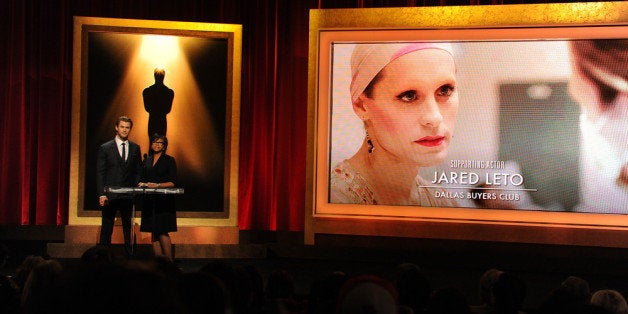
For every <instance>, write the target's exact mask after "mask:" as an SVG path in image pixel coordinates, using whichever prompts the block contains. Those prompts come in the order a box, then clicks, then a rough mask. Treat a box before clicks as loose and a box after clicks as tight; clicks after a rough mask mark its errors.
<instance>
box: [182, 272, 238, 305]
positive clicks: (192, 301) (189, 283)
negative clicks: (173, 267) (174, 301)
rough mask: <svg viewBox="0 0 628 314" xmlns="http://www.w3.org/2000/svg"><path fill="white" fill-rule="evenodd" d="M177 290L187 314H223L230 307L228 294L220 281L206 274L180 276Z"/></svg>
mask: <svg viewBox="0 0 628 314" xmlns="http://www.w3.org/2000/svg"><path fill="white" fill-rule="evenodd" d="M177 288H178V289H177V290H178V293H179V296H180V299H181V303H182V305H183V307H184V308H185V310H186V313H189V314H201V313H203V314H204V313H207V314H214V313H216V314H218V313H220V314H224V313H227V310H228V309H229V307H230V304H229V300H230V298H229V292H228V291H227V288H226V287H225V285H224V284H223V282H222V280H220V279H218V278H217V277H216V276H214V275H210V274H208V273H202V272H198V273H187V274H183V275H181V277H180V279H179V281H178V284H177Z"/></svg>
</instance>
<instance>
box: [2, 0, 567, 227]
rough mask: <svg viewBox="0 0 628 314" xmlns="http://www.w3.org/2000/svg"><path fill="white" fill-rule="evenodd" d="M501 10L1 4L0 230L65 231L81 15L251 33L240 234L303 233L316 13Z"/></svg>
mask: <svg viewBox="0 0 628 314" xmlns="http://www.w3.org/2000/svg"><path fill="white" fill-rule="evenodd" d="M503 2H504V1H503V0H498V1H495V0H492V1H491V0H484V1H480V0H467V1H462V0H460V1H447V0H396V1H393V0H388V1H386V0H370V1H369V0H335V1H333V0H327V1H324V0H299V1H294V0H257V1H255V0H253V1H251V0H215V1H207V0H131V1H114V2H112V1H110V0H89V1H84V0H3V1H0V12H2V18H1V19H0V42H1V43H2V46H3V47H2V49H0V88H1V90H2V93H0V99H1V100H0V224H22V225H63V224H66V223H67V221H68V187H69V169H70V162H69V161H70V134H71V132H74V130H71V127H70V116H71V112H72V98H71V96H72V93H71V88H72V41H73V38H72V28H73V16H93V17H109V18H129V19H149V20H175V21H191V22H209V23H233V24H242V25H243V43H242V49H243V51H242V88H241V90H242V101H241V123H240V125H241V127H240V175H239V197H238V202H239V219H238V220H239V227H240V229H255V230H285V231H301V230H303V224H304V211H305V210H306V209H305V175H306V173H305V169H306V167H305V162H306V140H307V134H306V133H307V92H308V91H307V74H308V73H307V71H308V69H307V66H308V61H307V57H308V27H309V26H308V23H309V21H308V16H309V10H310V9H317V8H318V9H331V8H361V7H404V6H438V5H477V4H501V3H503ZM551 2H567V1H523V0H522V1H507V3H551Z"/></svg>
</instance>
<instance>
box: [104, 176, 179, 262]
mask: <svg viewBox="0 0 628 314" xmlns="http://www.w3.org/2000/svg"><path fill="white" fill-rule="evenodd" d="M184 193H185V189H183V188H177V187H172V188H139V187H115V186H106V187H105V194H124V195H134V196H138V195H150V194H161V195H180V194H184ZM133 226H135V200H133V207H132V211H131V229H130V230H129V232H130V233H131V234H130V235H129V236H130V239H131V254H133V253H134V251H135V245H137V237H136V236H135V228H134V227H133Z"/></svg>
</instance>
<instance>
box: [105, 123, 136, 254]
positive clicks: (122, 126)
mask: <svg viewBox="0 0 628 314" xmlns="http://www.w3.org/2000/svg"><path fill="white" fill-rule="evenodd" d="M132 128H133V121H132V120H131V118H129V117H126V116H121V117H119V118H118V119H117V120H116V124H115V130H116V137H115V138H114V139H112V140H111V141H108V142H106V143H104V144H102V145H101V146H100V148H99V149H98V159H97V164H96V171H97V174H96V188H97V191H98V195H99V199H98V204H99V205H100V206H101V208H102V228H101V231H100V244H101V245H107V246H108V245H111V234H112V233H113V223H114V220H115V216H116V211H118V210H119V211H120V216H121V217H122V230H123V231H124V244H125V250H126V252H127V254H130V253H131V252H132V246H131V245H132V244H131V215H132V212H133V195H123V194H110V195H107V194H106V193H105V187H108V186H109V187H134V186H136V185H137V184H138V182H139V173H140V167H141V152H140V146H139V145H137V144H136V143H133V142H131V141H129V139H128V137H129V133H131V129H132Z"/></svg>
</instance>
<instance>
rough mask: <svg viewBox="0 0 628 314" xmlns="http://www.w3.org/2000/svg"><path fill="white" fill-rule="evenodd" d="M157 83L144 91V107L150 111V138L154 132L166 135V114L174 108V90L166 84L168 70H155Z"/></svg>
mask: <svg viewBox="0 0 628 314" xmlns="http://www.w3.org/2000/svg"><path fill="white" fill-rule="evenodd" d="M153 75H154V77H155V84H153V85H151V86H149V87H146V88H145V89H144V91H143V92H142V97H143V98H144V109H145V110H146V112H148V138H151V137H152V136H153V135H154V134H161V135H164V136H165V135H166V129H167V128H168V120H167V119H166V115H167V114H168V113H170V110H171V109H172V100H173V99H174V91H173V90H172V89H170V88H169V87H168V86H166V85H164V78H165V77H166V70H164V69H162V68H156V69H155V71H154V72H153Z"/></svg>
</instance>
